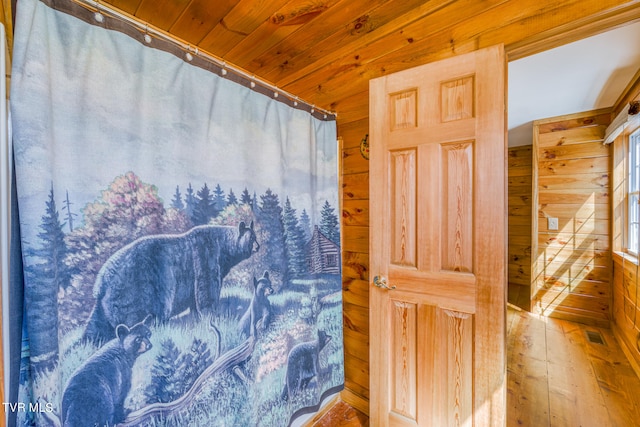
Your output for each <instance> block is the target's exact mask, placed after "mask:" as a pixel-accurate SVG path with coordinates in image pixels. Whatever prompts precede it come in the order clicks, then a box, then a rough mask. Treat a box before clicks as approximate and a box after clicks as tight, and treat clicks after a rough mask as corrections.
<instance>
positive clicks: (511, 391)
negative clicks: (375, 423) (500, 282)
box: [313, 304, 640, 427]
mask: <svg viewBox="0 0 640 427" xmlns="http://www.w3.org/2000/svg"><path fill="white" fill-rule="evenodd" d="M507 328H508V338H507V350H508V355H507V357H508V361H507V387H508V388H507V426H509V427H512V426H524V427H527V426H528V427H579V426H580V427H632V426H640V379H638V377H637V376H636V374H635V372H634V371H633V369H632V368H631V365H630V364H629V362H628V361H627V359H626V358H625V356H624V354H623V353H622V350H621V349H620V346H619V345H618V342H617V341H616V340H615V338H614V336H613V333H612V332H611V330H609V329H603V328H597V327H594V326H586V325H581V324H577V323H572V322H568V321H565V320H558V319H549V318H544V317H539V316H537V315H535V314H531V313H529V312H526V311H524V310H521V309H520V308H518V307H516V306H515V305H513V304H509V307H508V310H507ZM589 335H591V336H592V339H591V340H590V339H589ZM598 336H599V337H600V338H601V339H602V344H599V343H595V342H593V341H594V339H595V340H597V338H598ZM313 426H314V427H334V426H341V427H368V426H369V419H368V417H367V416H366V415H365V414H363V413H361V412H359V411H357V410H356V409H354V408H352V407H350V406H349V405H348V404H346V403H344V402H338V403H337V404H336V405H335V406H334V407H333V408H332V409H331V410H330V411H329V412H328V413H327V414H325V415H324V416H323V417H322V418H321V419H319V420H318V421H316V422H315V423H314V424H313Z"/></svg>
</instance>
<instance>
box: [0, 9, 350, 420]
mask: <svg viewBox="0 0 640 427" xmlns="http://www.w3.org/2000/svg"><path fill="white" fill-rule="evenodd" d="M99 18H102V19H97V20H96V19H95V16H94V14H93V12H92V11H89V10H86V9H85V8H83V7H82V6H79V5H77V4H75V3H74V2H72V1H70V0H55V1H53V0H51V1H38V0H19V1H18V5H17V21H16V26H15V29H16V31H15V43H14V57H13V70H12V81H11V109H12V125H13V145H14V158H15V172H16V178H15V186H16V189H17V199H18V208H19V209H18V215H19V225H20V230H19V231H20V236H21V239H20V242H21V249H20V250H21V251H22V261H23V267H22V271H23V273H24V274H23V280H22V281H14V282H13V283H12V284H11V286H13V287H14V289H15V290H17V291H19V292H18V293H17V294H18V295H19V294H20V292H23V294H24V298H23V301H12V304H13V305H14V310H19V311H18V312H21V313H23V320H22V322H19V321H18V320H19V316H18V317H16V318H15V319H14V322H13V324H12V325H11V327H12V328H13V329H12V331H13V333H12V339H13V341H12V345H14V346H16V347H17V348H18V349H19V357H17V358H14V360H16V363H15V366H11V376H12V379H15V381H13V382H12V384H13V387H12V389H11V392H10V394H9V398H10V400H11V402H9V403H11V405H8V406H7V405H5V407H6V409H7V410H8V411H9V412H10V415H11V417H12V419H13V420H15V422H16V423H17V425H20V426H27V425H29V426H30V425H37V426H51V425H64V426H83V427H85V426H93V425H99V426H112V425H128V426H134V425H136V426H137V425H140V426H227V427H232V426H288V425H291V424H294V425H295V424H296V423H300V417H301V416H302V415H303V414H305V413H309V412H313V411H316V410H317V409H318V407H319V404H320V403H321V401H322V400H323V399H324V398H325V397H327V396H329V395H330V394H332V393H336V392H337V391H338V390H340V389H341V388H342V386H343V383H344V364H343V344H342V343H343V339H342V296H341V279H340V277H341V276H340V274H341V271H340V266H341V262H340V229H339V220H338V214H337V211H338V202H339V200H338V188H337V186H338V181H337V170H338V167H337V145H336V128H335V118H334V117H333V116H331V115H329V117H327V115H324V114H320V113H319V112H318V111H316V110H315V109H313V108H311V107H309V106H306V105H302V103H297V102H295V101H294V100H291V99H288V98H287V97H286V96H284V95H283V96H280V97H277V98H275V97H274V96H273V93H267V92H269V91H268V90H267V89H265V88H263V87H261V86H260V85H252V84H251V81H245V80H244V78H243V77H242V76H238V75H233V76H232V73H228V74H227V73H225V72H224V71H223V70H222V69H221V68H220V67H219V66H217V65H215V64H212V63H211V62H208V61H206V60H205V59H203V58H202V57H200V56H198V55H197V54H196V53H195V52H193V51H192V52H191V55H185V51H184V50H182V49H181V48H180V47H178V46H177V45H175V44H172V43H170V42H168V41H166V40H165V41H163V40H161V39H160V38H157V37H153V38H151V39H148V38H145V37H144V32H143V31H140V29H139V28H133V27H129V24H127V23H124V22H123V21H120V20H117V19H116V18H112V17H109V16H108V15H107V16H102V17H99ZM20 304H22V306H20ZM16 307H20V308H17V309H16Z"/></svg>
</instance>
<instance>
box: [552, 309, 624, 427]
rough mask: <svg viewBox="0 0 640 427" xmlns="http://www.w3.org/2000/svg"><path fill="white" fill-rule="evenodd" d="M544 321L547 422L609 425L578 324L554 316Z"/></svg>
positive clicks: (563, 424) (571, 424)
mask: <svg viewBox="0 0 640 427" xmlns="http://www.w3.org/2000/svg"><path fill="white" fill-rule="evenodd" d="M548 324H549V327H548V328H547V355H548V363H549V364H548V371H549V397H550V408H551V425H553V426H556V425H557V426H568V427H570V426H589V425H593V426H603V427H604V426H611V425H612V424H611V422H610V419H609V414H608V412H607V407H606V404H605V401H604V398H603V396H602V392H601V390H600V386H599V384H598V380H597V378H596V375H595V371H594V368H593V366H592V364H591V361H590V359H589V356H588V354H587V349H586V338H585V335H584V331H583V329H582V327H581V326H580V325H578V324H576V323H572V322H569V321H565V320H557V319H549V323H548Z"/></svg>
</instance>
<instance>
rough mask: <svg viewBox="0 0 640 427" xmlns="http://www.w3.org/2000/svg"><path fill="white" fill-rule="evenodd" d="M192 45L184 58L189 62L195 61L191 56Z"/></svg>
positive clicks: (188, 47)
mask: <svg viewBox="0 0 640 427" xmlns="http://www.w3.org/2000/svg"><path fill="white" fill-rule="evenodd" d="M190 51H191V45H188V46H187V53H185V54H184V57H185V58H186V59H187V61H189V62H191V61H193V55H191V52H190Z"/></svg>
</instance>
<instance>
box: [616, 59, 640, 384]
mask: <svg viewBox="0 0 640 427" xmlns="http://www.w3.org/2000/svg"><path fill="white" fill-rule="evenodd" d="M638 100H640V70H638V72H637V73H636V75H635V76H634V79H633V80H632V82H631V83H630V84H629V86H628V87H627V89H626V90H625V93H623V95H622V96H621V97H620V99H619V100H618V102H617V103H616V107H615V108H614V114H613V116H615V115H616V114H618V113H619V112H620V111H621V110H622V109H623V108H627V105H628V103H629V102H632V101H638ZM633 130H634V129H627V130H625V132H623V134H622V135H620V136H619V137H618V138H616V140H615V141H614V143H613V144H612V145H613V159H612V160H613V161H612V166H611V169H612V181H613V182H612V187H613V188H612V199H613V203H612V206H611V215H612V223H613V224H612V249H613V332H614V334H615V336H616V338H617V339H618V342H619V343H620V344H621V347H622V349H623V350H624V352H625V354H626V356H627V358H628V359H629V361H630V362H631V365H632V366H633V369H634V370H635V372H636V374H637V375H639V376H640V345H639V344H640V301H639V300H640V288H639V285H640V277H639V276H640V267H639V266H638V264H639V262H638V260H637V259H634V258H633V257H628V258H623V254H624V246H625V243H624V233H625V223H626V221H627V215H626V211H627V205H626V191H627V188H628V187H627V185H628V184H627V174H628V169H627V162H626V158H627V148H626V143H627V138H628V137H627V134H628V133H629V132H632V131H633Z"/></svg>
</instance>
